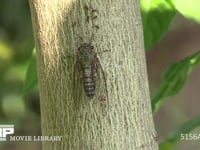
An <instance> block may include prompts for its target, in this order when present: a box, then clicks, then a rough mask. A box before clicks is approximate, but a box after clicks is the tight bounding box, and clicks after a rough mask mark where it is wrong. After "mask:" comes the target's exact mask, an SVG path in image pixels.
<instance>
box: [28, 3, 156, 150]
mask: <svg viewBox="0 0 200 150" xmlns="http://www.w3.org/2000/svg"><path fill="white" fill-rule="evenodd" d="M29 2H30V6H31V14H32V22H33V28H34V36H35V43H36V49H37V65H38V78H39V89H40V98H41V112H42V116H41V117H42V134H43V135H61V136H63V139H62V141H61V142H52V143H50V142H48V143H45V142H44V143H43V149H44V150H55V149H57V150H89V149H91V150H122V149H124V150H136V149H137V150H138V149H148V150H156V149H157V141H156V140H155V139H156V138H155V136H156V133H155V130H154V125H153V118H152V112H151V108H150V97H149V90H148V80H147V72H146V61H145V52H144V46H143V33H142V23H141V18H140V11H139V2H138V0H126V1H124V0H117V1H116V0H92V1H91V2H89V0H77V1H76V0H52V1H50V0H47V1H44V0H30V1H29ZM85 5H87V6H89V7H92V8H93V9H95V10H97V11H98V13H97V12H95V13H96V14H97V18H96V19H94V23H95V24H96V25H98V26H99V29H98V31H97V32H95V29H94V28H93V26H92V23H91V21H89V22H87V21H86V16H85V15H86V14H85V12H84V6H85ZM89 17H90V18H91V14H90V13H89ZM92 33H94V34H95V36H94V39H93V40H92V44H93V46H94V47H95V50H96V52H101V51H104V50H111V51H110V52H105V53H101V54H99V55H98V57H99V59H100V62H101V64H102V67H103V70H104V72H105V74H106V80H107V89H108V95H109V98H108V99H106V100H104V101H102V97H105V96H104V94H105V93H103V92H102V91H104V90H101V89H103V88H105V87H103V84H99V90H98V88H97V93H96V96H95V97H94V98H93V99H88V98H87V97H86V96H85V94H84V92H83V89H82V87H81V84H80V85H79V84H77V85H76V84H75V90H73V86H74V82H73V78H74V73H73V72H74V66H75V61H76V59H75V58H74V57H73V56H72V57H68V56H69V55H75V54H76V50H77V48H78V47H79V46H80V43H81V40H80V38H79V36H81V37H82V38H83V41H84V42H89V40H90V38H91V36H92ZM102 81H103V80H102V79H101V78H100V79H97V83H99V82H102ZM102 93H103V95H102Z"/></svg>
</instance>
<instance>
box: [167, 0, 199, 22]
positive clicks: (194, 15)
mask: <svg viewBox="0 0 200 150" xmlns="http://www.w3.org/2000/svg"><path fill="white" fill-rule="evenodd" d="M171 2H172V3H173V5H174V6H175V7H176V9H177V10H178V11H179V12H180V13H181V14H182V15H183V16H185V17H186V18H189V19H193V20H195V21H196V22H198V23H200V8H199V6H200V0H195V1H189V0H171Z"/></svg>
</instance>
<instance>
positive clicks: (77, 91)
mask: <svg viewBox="0 0 200 150" xmlns="http://www.w3.org/2000/svg"><path fill="white" fill-rule="evenodd" d="M82 94H83V87H82V71H81V67H80V63H79V62H76V64H75V66H74V73H73V97H74V100H75V103H76V104H78V103H79V101H80V99H81V97H82Z"/></svg>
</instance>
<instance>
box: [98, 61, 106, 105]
mask: <svg viewBox="0 0 200 150" xmlns="http://www.w3.org/2000/svg"><path fill="white" fill-rule="evenodd" d="M95 63H96V68H97V75H96V80H97V81H96V94H97V96H98V100H100V101H102V102H103V101H107V100H108V90H107V81H106V76H105V72H104V70H103V68H102V66H101V63H100V61H99V59H98V57H95Z"/></svg>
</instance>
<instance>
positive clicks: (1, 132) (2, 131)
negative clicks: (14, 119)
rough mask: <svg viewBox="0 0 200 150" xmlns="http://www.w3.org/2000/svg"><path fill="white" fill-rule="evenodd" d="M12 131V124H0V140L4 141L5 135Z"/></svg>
mask: <svg viewBox="0 0 200 150" xmlns="http://www.w3.org/2000/svg"><path fill="white" fill-rule="evenodd" d="M13 133H14V125H0V141H6V136H7V135H8V134H13Z"/></svg>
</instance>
